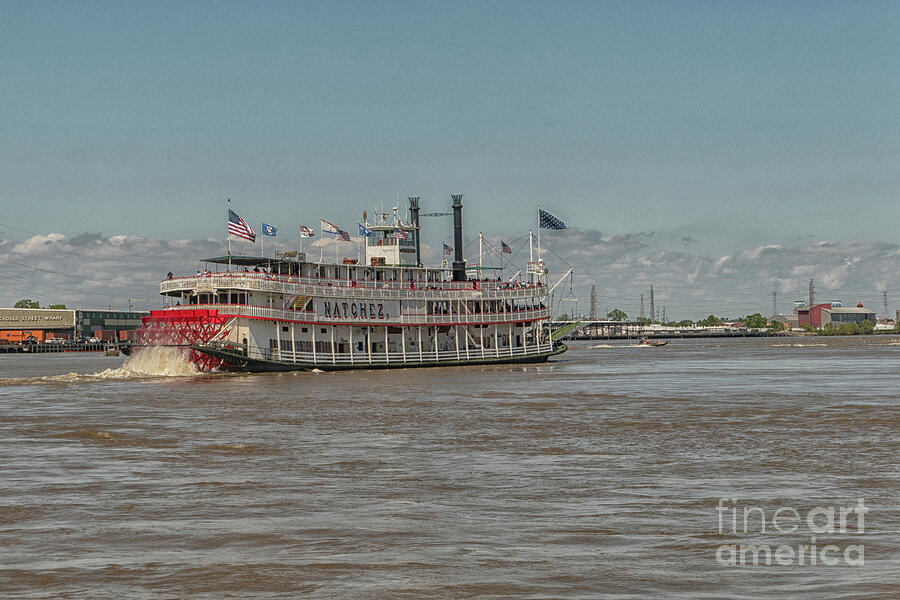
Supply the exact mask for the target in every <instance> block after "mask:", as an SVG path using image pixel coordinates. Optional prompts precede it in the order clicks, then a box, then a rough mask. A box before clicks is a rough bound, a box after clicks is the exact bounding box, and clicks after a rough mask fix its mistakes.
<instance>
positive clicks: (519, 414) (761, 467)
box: [0, 336, 900, 599]
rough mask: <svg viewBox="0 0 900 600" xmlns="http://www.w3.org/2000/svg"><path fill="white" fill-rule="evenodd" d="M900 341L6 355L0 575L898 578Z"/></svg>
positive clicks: (129, 593)
mask: <svg viewBox="0 0 900 600" xmlns="http://www.w3.org/2000/svg"><path fill="white" fill-rule="evenodd" d="M898 364H900V338H898V337H893V336H868V337H852V338H755V339H724V340H720V339H709V340H673V341H672V342H671V343H670V344H669V345H668V346H666V347H663V348H647V347H635V346H634V343H633V342H608V343H605V342H578V343H573V344H572V345H571V346H570V350H569V352H567V353H565V354H563V355H561V356H559V357H558V358H556V359H554V360H553V361H551V362H549V363H547V364H546V365H538V366H533V365H529V366H493V367H460V368H446V369H405V370H389V371H357V372H346V373H288V374H198V373H194V372H193V371H192V369H191V368H190V365H189V364H187V363H185V362H184V361H182V360H180V359H179V357H178V356H177V355H175V354H173V353H172V352H170V351H159V352H155V353H146V354H144V355H143V356H142V355H140V354H138V355H136V356H135V357H133V358H130V359H125V358H123V357H107V356H103V355H100V354H96V353H61V354H42V355H33V356H29V355H6V356H0V594H2V596H3V597H4V598H138V599H139V598H181V597H192V598H224V597H233V598H285V597H308V598H385V599H387V598H616V599H620V598H621V599H626V598H627V599H632V598H651V597H654V598H684V599H689V598H690V599H694V598H807V597H808V598H887V597H897V596H896V594H897V593H898V589H900V550H898V548H900V544H898V542H900V533H898V531H900V468H898V463H900V460H898V459H900V394H898V382H900V377H898ZM779 511H780V512H779ZM792 511H793V512H792ZM795 515H796V516H795ZM745 516H747V517H748V522H747V527H744V525H745V523H744V520H745ZM841 517H843V523H842V522H841ZM733 525H734V526H733ZM792 528H793V529H792ZM813 538H814V539H813ZM760 545H766V546H768V547H769V548H770V549H771V553H766V552H764V551H762V550H760V549H759V548H758V547H759V546H760ZM747 546H755V547H756V549H755V550H753V549H749V551H748V548H747ZM803 546H806V549H805V550H802V549H801V548H802V547H803ZM779 548H780V549H779ZM776 550H777V552H776ZM789 551H790V552H789ZM754 552H755V558H756V564H753V563H752V562H751V558H752V557H754ZM767 556H768V557H769V560H768V561H767V560H766V559H767ZM813 556H814V557H815V560H816V563H815V564H811V562H810V561H811V559H812V557H813ZM776 559H778V560H776ZM742 561H743V563H744V564H741V562H742ZM779 561H780V562H779Z"/></svg>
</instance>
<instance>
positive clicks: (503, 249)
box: [500, 240, 512, 254]
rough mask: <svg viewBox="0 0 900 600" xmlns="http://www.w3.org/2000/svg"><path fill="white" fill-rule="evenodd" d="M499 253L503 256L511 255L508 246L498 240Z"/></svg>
mask: <svg viewBox="0 0 900 600" xmlns="http://www.w3.org/2000/svg"><path fill="white" fill-rule="evenodd" d="M500 252H502V253H503V254H512V248H510V247H509V244H507V243H506V242H504V241H503V240H500Z"/></svg>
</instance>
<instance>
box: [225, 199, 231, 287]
mask: <svg viewBox="0 0 900 600" xmlns="http://www.w3.org/2000/svg"><path fill="white" fill-rule="evenodd" d="M228 215H229V216H230V215H231V198H229V199H228ZM225 237H226V238H228V270H229V271H231V234H230V233H228V228H227V227H226V228H225Z"/></svg>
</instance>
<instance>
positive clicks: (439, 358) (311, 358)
mask: <svg viewBox="0 0 900 600" xmlns="http://www.w3.org/2000/svg"><path fill="white" fill-rule="evenodd" d="M210 346H211V347H213V348H215V347H222V346H224V347H230V348H235V347H237V348H239V346H235V345H233V344H231V345H229V344H221V343H215V342H214V343H211V344H210ZM552 348H553V344H552V343H550V342H544V343H541V344H535V345H528V346H527V347H525V348H522V347H515V348H479V347H469V348H468V349H466V348H460V349H459V350H456V349H452V350H438V351H434V350H431V351H428V350H425V351H423V352H421V353H420V352H419V351H418V349H407V351H406V353H405V354H404V353H403V352H396V351H394V352H372V353H368V352H366V351H365V350H363V351H357V352H353V353H352V354H351V353H339V352H335V353H334V354H332V353H331V352H292V351H290V350H279V349H278V348H258V347H251V348H250V350H249V357H250V358H256V359H263V360H274V361H280V362H286V363H299V362H304V363H312V364H322V365H325V364H342V365H343V364H355V365H385V364H415V363H422V362H452V361H459V360H485V359H498V358H499V359H503V358H515V357H521V356H531V355H537V354H545V353H547V352H550V350H551V349H552Z"/></svg>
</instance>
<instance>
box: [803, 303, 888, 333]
mask: <svg viewBox="0 0 900 600" xmlns="http://www.w3.org/2000/svg"><path fill="white" fill-rule="evenodd" d="M797 321H798V323H799V324H800V326H801V327H802V326H803V325H809V326H811V327H815V328H816V329H821V328H822V327H824V326H825V325H826V324H828V323H833V324H834V325H841V324H842V323H862V322H863V321H869V322H870V323H872V325H875V323H876V320H875V311H874V310H869V309H868V308H864V307H863V305H862V302H860V303H859V304H857V305H856V306H855V307H844V306H841V304H840V303H839V302H829V303H828V304H816V305H815V306H813V307H809V306H800V307H798V308H797Z"/></svg>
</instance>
